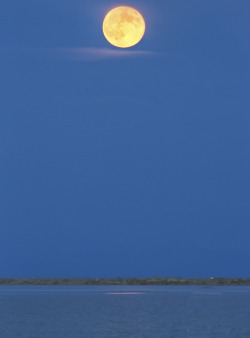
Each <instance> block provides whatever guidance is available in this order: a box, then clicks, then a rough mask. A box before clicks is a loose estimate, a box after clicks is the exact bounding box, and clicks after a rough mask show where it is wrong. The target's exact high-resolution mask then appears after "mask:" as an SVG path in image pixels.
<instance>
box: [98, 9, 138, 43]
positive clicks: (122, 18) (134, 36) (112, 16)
mask: <svg viewBox="0 0 250 338" xmlns="http://www.w3.org/2000/svg"><path fill="white" fill-rule="evenodd" d="M144 33H145V21H144V19H143V17H142V15H141V14H140V13H139V12H138V11H137V10H136V9H134V8H132V7H127V6H121V7H116V8H114V9H112V10H111V11H110V12H109V13H108V14H107V15H106V16H105V19H104V21H103V34H104V36H105V38H106V39H107V40H108V42H110V43H111V44H112V45H114V46H116V47H120V48H128V47H132V46H134V45H136V44H137V43H138V42H139V41H140V40H141V39H142V37H143V35H144Z"/></svg>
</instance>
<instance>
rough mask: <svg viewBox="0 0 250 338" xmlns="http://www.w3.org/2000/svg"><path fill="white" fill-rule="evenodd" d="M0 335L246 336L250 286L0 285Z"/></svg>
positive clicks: (75, 337)
mask: <svg viewBox="0 0 250 338" xmlns="http://www.w3.org/2000/svg"><path fill="white" fill-rule="evenodd" d="M0 337H1V338H2V337H3V338H9V337H11V338H15V337H20V338H64V337H70V338H78V337H79V338H88V337H89V338H96V337H98V338H99V337H102V338H106V337H107V338H112V337H126V338H128V337H136V338H137V337H138V338H139V337H145V338H161V337H164V338H168V337H173V338H175V337H177V338H179V337H180V338H183V337H188V338H193V337H197V338H203V337H204V338H217V337H218V338H227V337H228V338H250V287H221V286H217V287H201V286H199V287H193V286H121V285H120V286H0Z"/></svg>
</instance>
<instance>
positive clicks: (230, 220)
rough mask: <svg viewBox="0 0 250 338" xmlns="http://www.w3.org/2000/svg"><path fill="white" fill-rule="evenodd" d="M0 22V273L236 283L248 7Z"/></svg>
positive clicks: (54, 4) (28, 11)
mask: <svg viewBox="0 0 250 338" xmlns="http://www.w3.org/2000/svg"><path fill="white" fill-rule="evenodd" d="M121 4H122V5H130V6H133V7H135V8H137V9H138V10H139V11H141V12H142V14H143V15H144V17H145V21H146V25H147V31H146V35H145V37H144V38H143V40H142V41H141V43H140V44H138V45H137V46H135V47H133V48H131V49H129V51H128V50H121V49H116V48H115V47H112V46H111V45H109V43H108V42H107V41H106V40H105V38H104V36H103V34H102V20H103V18H104V16H105V14H106V13H107V11H108V10H109V9H111V8H112V7H114V6H116V5H121ZM0 13H1V14H0V16H1V20H0V58H1V63H0V67H1V72H0V155H1V157H0V266H1V269H0V277H117V276H120V277H126V276H128V277H136V276H138V277H143V276H145V277H146V276H149V275H161V276H183V277H185V276H187V277H210V276H217V277H219V276H228V277H232V276H239V277H249V254H250V246H249V240H250V208H249V205H250V179H249V173H250V156H249V145H250V137H249V128H250V117H249V114H250V109H249V108H250V95H249V92H250V67H249V59H250V40H249V37H250V20H249V16H250V2H249V0H238V1H231V0H211V1H200V0H189V1H186V0H168V1H165V0H145V1H130V2H127V3H126V2H123V3H117V2H115V1H104V0H102V1H98V0H91V1H85V0H84V1H83V0H82V1H81V0H68V1H66V0H60V1H58V0H42V1H35V2H34V1H33V0H22V1H20V0H2V1H1V4H0ZM142 52H143V53H142Z"/></svg>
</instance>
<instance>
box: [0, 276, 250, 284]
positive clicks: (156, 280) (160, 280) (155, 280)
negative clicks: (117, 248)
mask: <svg viewBox="0 0 250 338" xmlns="http://www.w3.org/2000/svg"><path fill="white" fill-rule="evenodd" d="M0 285H211V286H213V285H214V286H216V285H224V286H236V285H238V286H250V278H226V277H223V278H181V277H148V278H0Z"/></svg>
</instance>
